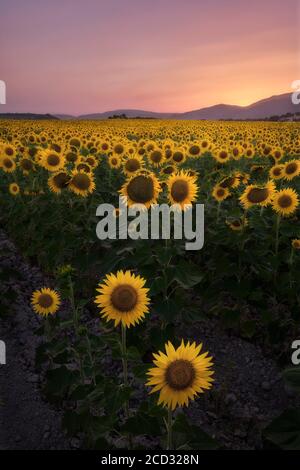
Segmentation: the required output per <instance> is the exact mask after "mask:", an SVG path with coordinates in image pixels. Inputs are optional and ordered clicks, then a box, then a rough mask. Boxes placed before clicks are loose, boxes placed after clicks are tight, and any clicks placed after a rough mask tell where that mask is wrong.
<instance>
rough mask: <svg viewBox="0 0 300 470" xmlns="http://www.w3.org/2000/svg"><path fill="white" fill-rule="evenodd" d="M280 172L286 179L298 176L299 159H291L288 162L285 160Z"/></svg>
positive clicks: (299, 170)
mask: <svg viewBox="0 0 300 470" xmlns="http://www.w3.org/2000/svg"><path fill="white" fill-rule="evenodd" d="M282 174H283V177H284V178H285V179H286V180H292V179H293V178H295V177H296V176H298V175H299V174H300V161H299V160H291V161H290V162H287V163H286V164H285V165H284V166H283V171H282Z"/></svg>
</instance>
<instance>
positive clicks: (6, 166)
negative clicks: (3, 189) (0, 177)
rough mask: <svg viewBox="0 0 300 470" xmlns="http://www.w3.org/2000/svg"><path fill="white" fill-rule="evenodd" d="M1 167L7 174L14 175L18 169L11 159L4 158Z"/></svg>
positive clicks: (0, 161) (0, 162) (0, 163)
mask: <svg viewBox="0 0 300 470" xmlns="http://www.w3.org/2000/svg"><path fill="white" fill-rule="evenodd" d="M0 166H1V168H2V169H3V171H4V172H5V173H13V172H14V171H15V169H16V163H15V161H14V159H13V158H11V157H2V158H1V160H0Z"/></svg>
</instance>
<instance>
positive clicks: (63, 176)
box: [48, 171, 70, 194]
mask: <svg viewBox="0 0 300 470" xmlns="http://www.w3.org/2000/svg"><path fill="white" fill-rule="evenodd" d="M69 181H70V176H69V175H68V173H66V172H65V171H59V172H58V173H55V174H54V175H52V176H50V178H49V179H48V186H49V188H50V190H51V191H52V192H53V193H56V194H60V193H61V191H62V190H63V189H65V188H67V186H68V184H69Z"/></svg>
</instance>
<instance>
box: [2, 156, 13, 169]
mask: <svg viewBox="0 0 300 470" xmlns="http://www.w3.org/2000/svg"><path fill="white" fill-rule="evenodd" d="M3 165H4V166H5V168H12V166H13V162H12V161H11V160H10V159H9V158H5V159H4V160H3Z"/></svg>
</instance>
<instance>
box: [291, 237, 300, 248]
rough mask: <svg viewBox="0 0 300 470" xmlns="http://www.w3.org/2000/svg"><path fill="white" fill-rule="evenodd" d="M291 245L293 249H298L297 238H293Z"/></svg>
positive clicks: (299, 245)
mask: <svg viewBox="0 0 300 470" xmlns="http://www.w3.org/2000/svg"><path fill="white" fill-rule="evenodd" d="M292 247H293V248H294V250H300V240H299V238H295V239H294V240H292Z"/></svg>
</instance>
